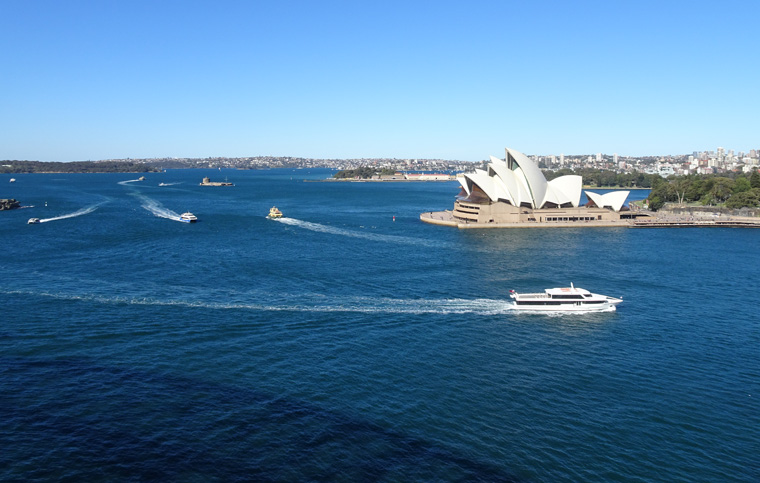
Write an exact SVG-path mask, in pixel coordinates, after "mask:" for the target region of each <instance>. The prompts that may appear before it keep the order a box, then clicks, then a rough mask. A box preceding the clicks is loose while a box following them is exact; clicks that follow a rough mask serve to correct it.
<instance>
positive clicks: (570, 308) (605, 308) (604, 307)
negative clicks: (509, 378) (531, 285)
mask: <svg viewBox="0 0 760 483" xmlns="http://www.w3.org/2000/svg"><path fill="white" fill-rule="evenodd" d="M615 305H616V304H612V303H603V304H585V305H583V304H582V305H577V304H557V305H522V304H517V303H516V302H512V307H513V310H518V311H520V312H609V311H613V310H617V308H616V307H615Z"/></svg>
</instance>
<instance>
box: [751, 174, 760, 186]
mask: <svg viewBox="0 0 760 483" xmlns="http://www.w3.org/2000/svg"><path fill="white" fill-rule="evenodd" d="M749 184H750V186H751V187H752V188H760V172H758V170H754V171H752V175H751V176H750V177H749Z"/></svg>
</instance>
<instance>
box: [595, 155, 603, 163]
mask: <svg viewBox="0 0 760 483" xmlns="http://www.w3.org/2000/svg"><path fill="white" fill-rule="evenodd" d="M596 162H597V163H601V162H602V153H596Z"/></svg>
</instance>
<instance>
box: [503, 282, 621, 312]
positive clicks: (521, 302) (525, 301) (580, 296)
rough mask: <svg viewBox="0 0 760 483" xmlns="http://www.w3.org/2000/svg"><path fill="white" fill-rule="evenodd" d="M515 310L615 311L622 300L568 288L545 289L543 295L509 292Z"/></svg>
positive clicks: (572, 286) (571, 286) (571, 287)
mask: <svg viewBox="0 0 760 483" xmlns="http://www.w3.org/2000/svg"><path fill="white" fill-rule="evenodd" d="M509 296H510V297H511V298H512V299H513V300H514V302H513V306H514V308H515V309H517V310H525V311H531V312H590V311H603V310H616V308H615V306H616V305H617V304H619V303H620V302H622V301H623V299H622V298H619V299H618V298H615V297H608V296H607V295H599V294H595V293H591V292H589V291H588V290H585V289H582V288H576V287H575V286H574V285H573V284H572V283H571V284H570V287H562V288H547V289H545V290H544V293H522V294H521V293H517V292H515V291H514V290H510V291H509Z"/></svg>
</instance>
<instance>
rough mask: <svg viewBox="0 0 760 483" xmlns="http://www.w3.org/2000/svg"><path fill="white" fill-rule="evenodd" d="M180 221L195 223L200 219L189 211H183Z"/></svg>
mask: <svg viewBox="0 0 760 483" xmlns="http://www.w3.org/2000/svg"><path fill="white" fill-rule="evenodd" d="M179 221H184V222H185V223H195V222H196V221H198V217H197V216H195V215H194V214H192V213H190V212H189V211H188V212H187V213H182V214H181V215H179Z"/></svg>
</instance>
